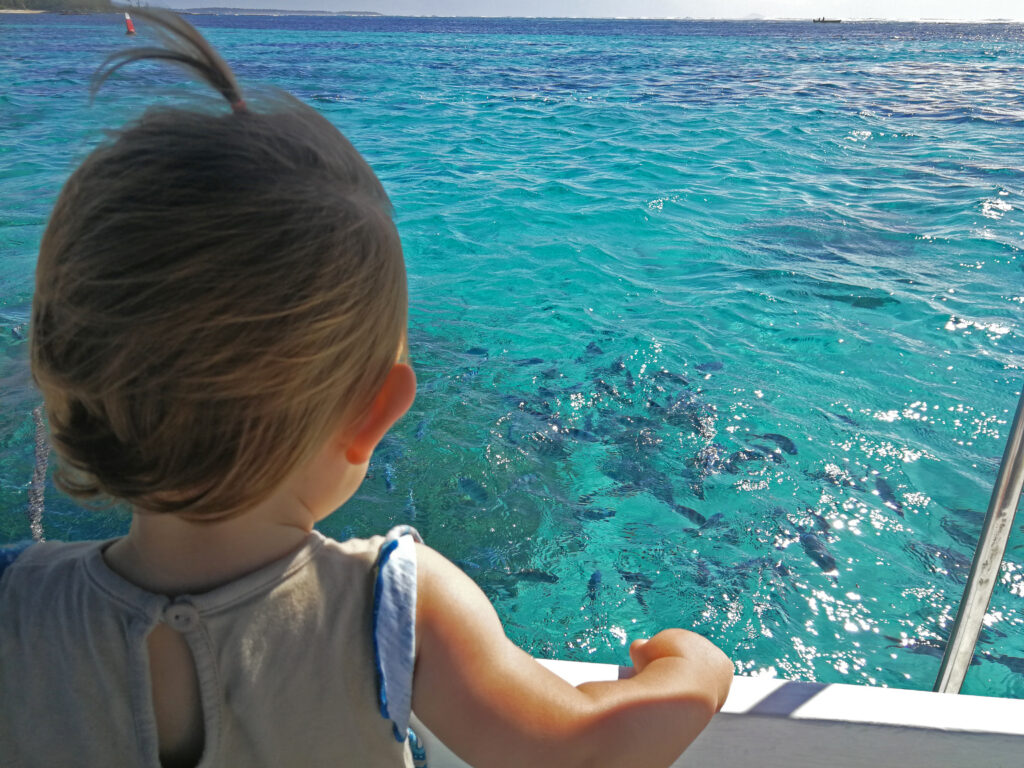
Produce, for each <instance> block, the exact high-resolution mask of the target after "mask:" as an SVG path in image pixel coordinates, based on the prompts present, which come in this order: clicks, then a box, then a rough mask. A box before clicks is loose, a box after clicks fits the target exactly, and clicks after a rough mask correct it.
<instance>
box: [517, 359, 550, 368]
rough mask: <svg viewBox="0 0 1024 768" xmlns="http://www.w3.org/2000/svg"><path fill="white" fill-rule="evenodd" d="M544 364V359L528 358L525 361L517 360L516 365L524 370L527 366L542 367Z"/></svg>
mask: <svg viewBox="0 0 1024 768" xmlns="http://www.w3.org/2000/svg"><path fill="white" fill-rule="evenodd" d="M543 362H544V360H543V358H540V357H527V358H525V359H523V360H516V361H515V364H516V365H518V366H519V367H520V368H523V367H525V366H527V365H541V364H543Z"/></svg>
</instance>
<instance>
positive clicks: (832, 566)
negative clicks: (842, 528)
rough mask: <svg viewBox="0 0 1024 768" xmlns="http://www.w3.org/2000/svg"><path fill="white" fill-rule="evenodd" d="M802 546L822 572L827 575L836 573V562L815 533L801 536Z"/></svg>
mask: <svg viewBox="0 0 1024 768" xmlns="http://www.w3.org/2000/svg"><path fill="white" fill-rule="evenodd" d="M800 546H801V547H803V548H804V552H806V553H807V556H808V557H809V558H811V560H813V561H814V562H815V563H816V564H817V566H818V567H819V568H821V570H823V571H825V572H826V573H829V572H832V571H836V572H838V570H839V569H838V568H836V560H835V558H834V557H832V555H831V554H830V553H829V551H828V549H827V548H826V547H825V543H824V542H823V541H822V540H821V539H819V538H818V537H817V536H816V535H815V534H813V533H801V534H800Z"/></svg>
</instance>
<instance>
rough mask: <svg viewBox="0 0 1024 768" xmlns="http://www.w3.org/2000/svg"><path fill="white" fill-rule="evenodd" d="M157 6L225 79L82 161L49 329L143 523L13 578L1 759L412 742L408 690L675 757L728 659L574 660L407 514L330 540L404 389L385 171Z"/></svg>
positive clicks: (88, 487)
mask: <svg viewBox="0 0 1024 768" xmlns="http://www.w3.org/2000/svg"><path fill="white" fill-rule="evenodd" d="M136 13H137V15H138V16H140V17H142V18H143V19H145V20H146V21H148V22H149V23H150V24H151V25H152V26H154V27H156V28H157V29H158V30H160V31H161V32H162V36H163V38H164V41H165V47H132V48H128V49H126V50H125V51H123V52H120V53H117V54H115V55H114V56H112V57H111V58H110V59H108V61H107V62H106V63H105V65H104V66H103V67H102V68H101V70H100V72H99V73H98V76H97V81H96V85H95V86H94V87H98V86H99V84H100V83H101V82H102V81H103V80H104V79H105V78H106V77H107V76H109V75H110V74H111V73H112V72H114V71H115V70H117V69H118V68H119V67H121V66H122V65H123V64H126V63H129V62H131V61H134V60H139V59H158V60H169V61H173V62H176V63H178V64H179V65H182V66H183V67H185V68H186V69H188V70H191V71H192V72H193V73H195V74H196V75H198V76H199V77H200V78H201V79H203V80H204V81H205V82H207V83H208V84H209V85H211V86H212V87H213V88H215V89H216V90H217V91H219V92H220V94H222V95H223V97H224V99H225V100H226V101H227V105H228V109H225V108H223V107H221V108H219V109H213V108H196V109H181V108H170V107H159V108H152V109H150V110H148V111H147V112H146V113H145V114H144V115H143V116H142V117H141V119H139V120H138V121H137V122H135V123H133V124H131V125H130V126H128V127H127V128H125V129H124V130H122V131H120V132H119V133H117V134H116V135H115V136H113V137H112V138H111V139H110V140H109V141H107V142H106V143H104V144H103V145H102V146H100V147H99V148H98V149H96V150H95V151H94V152H93V153H92V154H91V155H89V157H88V158H87V159H86V160H85V162H83V163H82V165H81V167H79V168H78V169H77V170H76V171H75V172H74V173H73V174H72V175H71V177H70V179H69V180H68V182H67V184H66V185H65V186H64V189H63V190H62V192H61V194H60V197H59V199H58V201H57V204H56V207H55V208H54V211H53V215H52V217H51V219H50V222H49V225H48V227H47V229H46V232H45V235H44V237H43V240H42V245H41V248H40V254H39V262H38V267H37V273H36V274H37V277H36V291H35V297H34V303H33V309H32V327H31V358H32V370H33V374H34V377H35V380H36V382H37V384H38V386H39V388H40V390H41V391H42V394H43V397H44V400H45V405H46V413H47V416H48V420H49V426H50V433H51V441H52V444H53V446H54V449H55V451H56V453H57V455H58V457H59V460H60V469H59V472H58V473H57V475H56V479H57V482H58V483H59V484H60V486H61V487H62V488H64V489H65V490H66V491H67V492H69V493H70V494H72V495H74V496H76V497H78V498H83V499H114V500H118V501H120V502H123V503H125V504H126V505H129V506H130V507H131V509H132V511H133V514H132V522H131V528H130V531H129V532H128V534H127V535H126V536H124V537H122V538H118V539H115V540H112V541H101V542H75V543H61V542H40V543H36V544H33V545H31V546H29V547H27V548H24V549H23V551H20V553H18V554H16V556H13V555H12V556H11V557H9V558H8V560H9V561H11V562H9V564H8V565H6V567H4V568H3V575H2V577H0V578H2V581H0V762H2V763H3V764H4V765H5V766H46V767H47V768H50V767H52V766H71V765H75V766H105V767H106V766H153V767H154V768H156V767H157V766H164V767H165V768H172V767H175V766H181V767H185V766H202V767H203V768H206V767H207V766H246V768H251V767H253V766H301V767H303V768H306V767H312V766H358V767H359V768H372V767H374V766H398V765H407V766H409V765H412V756H411V751H410V740H409V732H408V722H409V715H410V711H411V710H415V712H416V714H417V716H418V717H419V718H420V719H421V720H422V721H423V723H424V724H426V725H427V726H428V727H429V728H430V729H431V730H432V731H433V732H434V733H435V734H436V735H437V736H438V737H439V738H440V739H442V740H443V741H444V742H445V743H446V744H448V745H449V746H450V748H451V749H452V750H453V751H454V752H456V753H457V754H458V755H460V756H461V757H462V758H463V759H465V760H466V761H467V762H468V763H470V764H472V765H474V766H478V767H479V768H486V767H487V766H516V767H520V768H538V767H541V766H557V768H571V767H572V766H588V768H593V767H595V766H622V767H626V768H642V767H643V766H666V765H668V764H670V763H671V762H672V761H673V760H674V759H675V758H676V757H677V756H678V755H679V753H680V752H682V751H683V750H684V749H685V748H686V747H687V745H689V744H690V743H691V742H692V741H693V740H694V738H696V736H697V735H698V734H699V733H700V731H701V730H702V729H703V728H704V727H705V726H706V725H707V723H708V721H709V720H710V719H711V717H712V715H713V714H714V713H715V712H716V711H717V710H718V709H719V708H720V707H721V705H722V703H723V701H724V700H725V697H726V694H727V692H728V689H729V684H730V682H731V680H732V669H731V665H730V663H729V661H728V659H727V658H726V657H725V656H724V655H723V654H722V653H721V652H720V651H719V650H718V649H716V648H715V647H714V646H713V645H712V644H711V643H709V642H708V641H706V640H704V639H703V638H701V637H699V636H698V635H695V634H693V633H691V632H687V631H684V630H681V629H670V630H665V631H663V632H660V633H658V634H657V635H655V636H654V637H653V638H651V639H649V640H636V641H635V642H634V643H633V645H632V646H631V647H630V655H631V658H632V660H633V663H634V666H635V670H636V674H635V676H633V677H631V678H629V679H624V680H619V681H615V682H602V683H587V684H584V685H581V686H579V687H576V688H574V687H572V686H570V685H569V684H568V683H565V682H563V681H562V680H561V679H560V678H558V677H557V676H555V675H554V674H552V673H551V672H549V671H547V670H546V669H544V668H543V667H542V666H540V665H539V664H537V663H536V662H535V661H534V660H533V659H532V658H530V656H528V655H527V654H526V653H525V652H523V651H522V650H520V649H519V648H517V647H516V646H515V645H513V643H512V642H511V641H510V640H508V638H506V637H505V634H504V632H503V630H502V627H501V624H500V622H499V620H498V617H497V615H496V613H495V611H494V609H493V608H492V606H491V605H490V603H489V602H488V600H487V599H486V597H485V596H484V595H483V593H482V592H481V591H480V589H479V588H477V586H476V585H475V584H474V583H473V582H472V581H471V580H470V579H469V578H468V577H467V576H465V575H464V574H463V573H462V572H461V571H460V570H459V569H458V568H457V567H455V566H454V565H453V564H452V563H450V562H448V561H447V560H446V559H445V558H444V557H442V556H441V555H439V554H438V553H436V552H434V551H433V550H431V549H429V548H428V547H426V546H424V545H423V544H422V543H421V542H419V539H418V536H417V535H416V533H415V531H413V530H412V529H409V528H399V529H395V530H393V531H392V532H391V533H389V534H388V536H387V537H383V538H382V537H374V538H371V539H368V540H350V541H344V542H339V541H334V540H332V539H329V538H326V537H325V536H323V535H321V534H320V533H318V532H317V531H316V530H315V529H314V525H315V524H316V523H317V522H318V521H320V520H322V519H324V518H325V517H327V516H328V515H330V514H331V513H332V512H333V511H334V510H336V509H337V508H338V507H340V506H342V505H343V504H344V503H345V502H346V501H347V500H348V499H349V498H350V497H351V496H352V495H353V493H354V492H355V491H356V489H357V488H358V486H359V484H360V482H361V481H362V479H363V477H364V476H365V474H366V470H367V465H368V462H369V460H370V456H371V454H372V452H373V450H374V448H375V446H376V445H377V444H378V442H379V441H380V440H381V438H382V437H383V436H384V434H385V433H386V432H387V430H388V429H389V428H390V427H391V426H392V425H393V424H394V423H395V422H396V421H397V420H398V419H399V418H401V416H402V415H403V414H404V413H405V412H406V411H407V410H408V409H409V407H410V405H411V404H412V402H413V397H414V395H415V389H416V379H415V376H414V374H413V370H412V368H411V367H410V366H409V364H408V362H407V358H406V312H407V296H406V279H405V266H404V263H403V259H402V252H401V245H400V242H399V238H398V233H397V231H396V229H395V226H394V223H393V222H392V218H391V208H390V203H389V201H388V197H387V195H386V194H385V192H384V189H383V187H382V186H381V184H380V182H379V181H378V179H377V177H376V176H375V175H374V173H373V171H372V170H371V169H370V167H369V165H367V163H366V162H365V161H364V160H363V158H362V157H361V156H360V155H359V153H358V152H356V150H355V149H354V148H353V147H352V145H351V144H349V142H348V141H347V140H346V139H345V138H344V137H343V136H342V135H341V134H340V133H339V132H338V131H337V130H336V129H335V128H334V127H333V126H332V125H331V124H330V123H329V122H328V121H327V120H325V119H324V118H323V117H321V116H320V115H319V114H317V113H316V112H315V111H314V110H313V109H311V108H310V107H308V106H306V105H304V104H302V103H300V102H298V101H297V100H295V99H294V98H292V97H290V96H288V95H286V94H277V95H274V96H266V97H264V98H262V100H261V101H260V102H259V103H255V102H253V103H246V101H245V100H243V98H242V94H241V91H240V90H239V86H238V84H237V82H236V80H235V77H234V75H233V74H232V72H231V70H230V69H229V68H228V67H227V65H226V64H225V63H224V62H223V61H222V60H221V58H220V57H219V56H218V54H217V53H216V52H215V51H214V50H213V49H212V48H211V47H210V45H209V44H208V43H207V42H206V41H205V40H204V39H203V38H202V36H201V35H200V34H199V33H198V32H197V31H196V30H195V29H194V28H193V27H192V26H191V25H189V24H188V23H187V22H185V21H184V20H182V19H181V18H179V17H177V16H175V15H173V14H171V13H169V12H161V11H158V10H148V11H147V10H141V11H137V12H136Z"/></svg>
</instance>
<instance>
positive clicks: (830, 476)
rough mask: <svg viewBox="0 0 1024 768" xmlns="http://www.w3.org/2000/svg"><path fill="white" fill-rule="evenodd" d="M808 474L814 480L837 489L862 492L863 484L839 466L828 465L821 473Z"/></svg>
mask: <svg viewBox="0 0 1024 768" xmlns="http://www.w3.org/2000/svg"><path fill="white" fill-rule="evenodd" d="M806 474H807V476H808V477H809V478H811V479H812V480H824V481H825V482H827V483H829V484H831V485H834V486H836V487H837V488H838V487H845V488H856V489H858V490H862V488H861V484H860V483H859V482H858V481H857V480H855V479H854V478H853V477H851V476H850V473H849V472H847V471H846V470H845V469H843V468H842V467H840V466H839V465H838V464H826V465H825V466H824V468H823V469H822V471H821V472H807V473H806Z"/></svg>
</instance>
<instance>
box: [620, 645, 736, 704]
mask: <svg viewBox="0 0 1024 768" xmlns="http://www.w3.org/2000/svg"><path fill="white" fill-rule="evenodd" d="M629 658H630V659H632V660H633V668H634V670H635V671H636V674H640V673H641V672H643V671H644V670H645V669H647V667H648V666H649V665H650V664H651V663H652V662H654V661H657V660H658V659H665V658H681V659H685V660H686V661H687V662H688V663H690V664H694V665H699V666H700V667H702V668H704V669H705V670H707V671H708V672H709V676H710V677H711V678H712V679H713V680H714V681H715V682H717V683H718V685H717V686H716V688H717V691H718V706H717V707H716V708H715V711H716V712H717V711H718V710H720V709H721V708H722V705H723V704H724V703H725V699H726V696H727V695H728V694H729V687H730V685H731V684H732V672H733V668H732V662H731V661H730V660H729V657H728V656H726V655H725V654H724V653H722V651H721V650H719V649H718V647H717V646H716V645H714V643H712V642H711V641H709V640H708V639H707V638H705V637H703V636H702V635H698V634H697V633H696V632H688V631H687V630H685V629H665V630H662V631H661V632H659V633H658V634H656V635H655V636H654V637H652V638H651V639H649V640H645V639H640V640H634V641H633V643H632V644H631V645H630V646H629Z"/></svg>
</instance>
